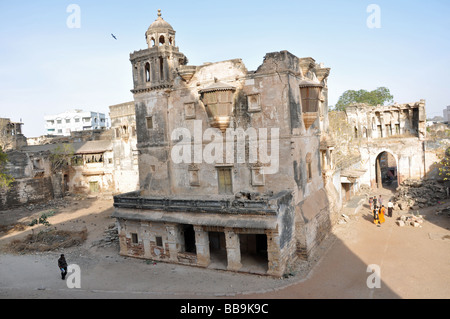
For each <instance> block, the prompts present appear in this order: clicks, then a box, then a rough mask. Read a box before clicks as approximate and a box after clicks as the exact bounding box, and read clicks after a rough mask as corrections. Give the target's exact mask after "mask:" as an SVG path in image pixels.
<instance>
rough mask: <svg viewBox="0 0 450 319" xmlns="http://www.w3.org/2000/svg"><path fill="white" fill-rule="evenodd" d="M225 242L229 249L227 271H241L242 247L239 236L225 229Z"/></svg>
mask: <svg viewBox="0 0 450 319" xmlns="http://www.w3.org/2000/svg"><path fill="white" fill-rule="evenodd" d="M225 242H226V247H227V260H228V266H227V270H239V269H241V267H242V264H241V247H240V240H239V234H236V233H235V232H234V231H232V230H231V229H227V228H226V229H225Z"/></svg>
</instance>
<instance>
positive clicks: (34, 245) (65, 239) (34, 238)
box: [9, 228, 87, 253]
mask: <svg viewBox="0 0 450 319" xmlns="http://www.w3.org/2000/svg"><path fill="white" fill-rule="evenodd" d="M86 238H87V229H86V228H85V229H83V230H81V231H66V230H56V229H46V230H42V231H40V232H38V233H35V232H34V231H33V233H32V234H29V235H28V236H26V237H25V239H16V240H13V241H12V242H11V243H10V244H9V250H10V251H11V252H15V253H30V252H44V251H53V250H59V249H62V248H69V247H73V246H80V245H81V244H83V243H84V241H85V240H86Z"/></svg>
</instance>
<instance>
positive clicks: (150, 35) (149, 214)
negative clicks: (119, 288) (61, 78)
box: [113, 14, 332, 276]
mask: <svg viewBox="0 0 450 319" xmlns="http://www.w3.org/2000/svg"><path fill="white" fill-rule="evenodd" d="M146 38H147V44H148V48H147V49H145V50H140V51H135V52H134V53H132V54H131V55H130V61H131V64H132V69H133V83H134V88H133V89H132V92H133V94H134V102H135V106H136V132H137V150H138V154H139V155H138V156H139V159H138V161H139V183H140V191H138V192H133V193H129V194H124V195H120V196H116V197H115V212H114V214H113V217H115V218H117V220H118V224H119V234H120V243H121V245H120V247H121V250H120V252H121V254H123V255H127V256H133V257H139V258H148V259H154V260H162V261H167V262H173V263H183V264H189V265H197V266H202V267H211V268H222V269H228V270H232V271H244V272H258V273H264V274H270V275H274V276H281V275H283V274H284V273H285V272H286V271H287V269H288V267H289V265H290V264H291V263H293V262H294V261H295V260H296V259H298V258H304V259H307V258H308V257H309V256H310V255H311V254H312V253H313V252H314V250H315V248H316V247H317V245H318V244H319V243H320V242H321V241H322V240H323V239H324V238H325V237H326V236H327V234H328V233H329V231H330V229H331V223H332V222H331V216H330V213H329V202H328V197H327V194H326V192H325V190H324V179H323V177H322V169H321V166H322V161H323V160H324V159H325V160H326V159H327V158H328V157H329V151H327V150H328V149H327V147H330V145H328V146H326V145H325V147H321V137H320V134H321V131H326V130H327V125H328V119H327V107H326V105H327V103H328V101H327V91H328V89H327V77H328V74H329V72H330V69H329V68H324V67H323V66H322V65H321V64H318V63H316V62H315V60H314V59H312V58H309V57H308V58H298V57H296V56H295V55H293V54H291V53H290V52H288V51H281V52H272V53H268V54H266V56H265V57H264V61H263V64H262V65H261V66H260V67H259V68H258V69H257V70H256V71H248V70H247V68H246V67H245V65H244V63H243V62H242V60H240V59H233V60H227V61H221V62H216V63H205V64H203V65H200V66H190V65H187V58H186V57H185V56H184V55H183V54H182V53H181V52H179V49H178V47H176V46H175V31H174V30H173V28H172V26H171V25H170V24H168V23H167V22H165V21H164V20H163V19H162V17H161V15H160V14H159V15H158V18H157V20H156V21H155V22H154V23H153V24H152V25H151V26H150V28H149V29H148V30H147V32H146ZM240 134H241V135H240ZM242 136H244V137H243V138H242ZM322 146H323V145H322ZM211 158H212V159H213V160H211ZM328 161H330V159H329V158H328Z"/></svg>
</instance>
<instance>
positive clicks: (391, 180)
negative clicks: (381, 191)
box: [375, 152, 398, 188]
mask: <svg viewBox="0 0 450 319" xmlns="http://www.w3.org/2000/svg"><path fill="white" fill-rule="evenodd" d="M375 176H376V184H377V187H378V188H397V186H398V174H397V162H396V160H395V158H394V156H393V155H392V154H390V153H388V152H381V153H380V154H379V155H378V156H377V159H376V162H375Z"/></svg>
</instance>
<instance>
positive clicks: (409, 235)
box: [0, 190, 450, 299]
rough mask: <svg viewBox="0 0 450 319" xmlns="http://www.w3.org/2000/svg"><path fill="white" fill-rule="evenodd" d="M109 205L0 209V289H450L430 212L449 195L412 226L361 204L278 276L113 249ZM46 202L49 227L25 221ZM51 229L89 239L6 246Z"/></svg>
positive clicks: (137, 292)
mask: <svg viewBox="0 0 450 319" xmlns="http://www.w3.org/2000/svg"><path fill="white" fill-rule="evenodd" d="M383 194H385V195H386V196H389V195H390V194H389V192H388V191H387V190H386V191H385V193H383ZM385 198H387V197H385ZM112 204H113V203H112V200H111V199H89V198H78V197H67V198H66V199H65V200H64V201H59V202H56V203H52V205H49V206H47V207H44V208H38V209H35V210H32V211H30V210H28V209H26V208H23V209H17V210H14V211H7V212H0V225H2V226H3V227H2V228H0V231H1V230H3V232H1V233H0V298H3V299H5V298H222V297H226V298H352V299H353V298H356V299H359V298H450V285H449V284H450V272H449V269H450V254H449V251H450V250H449V249H450V240H449V239H448V238H449V236H450V218H449V217H448V216H447V215H446V214H443V215H436V214H435V212H436V210H437V209H438V208H442V207H446V206H450V201H447V202H446V203H444V204H442V205H441V206H440V207H431V208H426V209H422V210H421V211H420V213H421V214H423V215H424V218H425V222H424V223H423V224H422V227H420V228H414V227H410V226H408V227H402V228H401V227H398V226H397V225H396V224H395V220H394V218H392V219H389V218H387V221H386V223H385V224H383V225H382V227H380V228H378V227H376V226H375V225H374V224H373V223H372V220H371V217H370V214H369V210H368V208H367V207H366V206H363V207H362V208H361V209H360V210H359V211H358V212H357V213H356V214H354V215H351V216H350V219H349V221H348V223H346V224H343V225H337V226H336V228H335V229H334V231H333V233H332V234H331V235H330V236H329V237H328V239H327V240H326V241H325V242H324V243H323V245H322V247H321V252H322V257H321V258H320V259H318V258H315V259H314V264H315V265H314V268H312V271H309V270H310V269H308V267H306V266H309V265H306V264H301V265H300V267H299V268H298V270H297V274H296V276H293V277H289V278H285V279H275V278H270V277H266V276H255V275H246V274H240V273H230V272H224V271H216V270H209V269H201V268H197V267H187V266H180V265H172V264H166V263H153V262H151V261H145V260H140V259H132V258H126V257H122V256H119V254H118V252H119V250H118V245H114V244H113V245H110V246H106V247H99V246H95V243H96V242H97V241H98V240H100V239H102V238H104V236H105V234H104V231H105V230H106V229H107V228H108V227H109V226H110V225H111V224H113V223H114V220H113V219H111V217H110V216H111V214H112V211H113V208H112ZM49 211H52V212H53V213H54V215H53V216H51V217H49V218H48V221H49V222H50V224H51V226H48V227H46V226H42V225H40V226H34V227H28V226H27V225H28V224H29V222H30V221H31V220H32V219H34V218H36V217H39V216H40V215H41V214H42V213H43V212H49ZM399 213H400V212H396V214H399ZM8 225H16V226H15V227H12V228H11V227H9V226H8ZM17 225H19V226H17ZM49 228H50V229H55V228H56V230H59V231H75V232H80V231H87V238H86V240H85V241H84V242H83V243H82V244H81V245H78V246H73V247H70V248H64V249H56V250H54V251H50V252H36V253H30V252H27V253H23V252H22V253H21V254H17V253H12V252H11V251H10V250H9V247H10V243H11V242H12V241H14V240H22V239H24V238H26V236H28V235H29V234H30V233H32V232H34V233H35V234H36V233H39V232H40V231H41V230H45V229H49ZM93 244H94V245H93ZM60 253H64V254H65V255H66V259H67V261H68V263H69V264H77V265H79V266H80V269H81V289H69V288H68V287H67V285H66V282H64V281H62V280H61V279H60V276H59V271H58V268H57V259H58V257H59V254H60ZM372 264H375V265H378V266H379V267H380V269H381V273H380V275H381V288H372V289H370V288H368V286H367V278H368V277H369V276H370V275H371V273H369V272H368V271H367V267H368V265H372Z"/></svg>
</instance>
